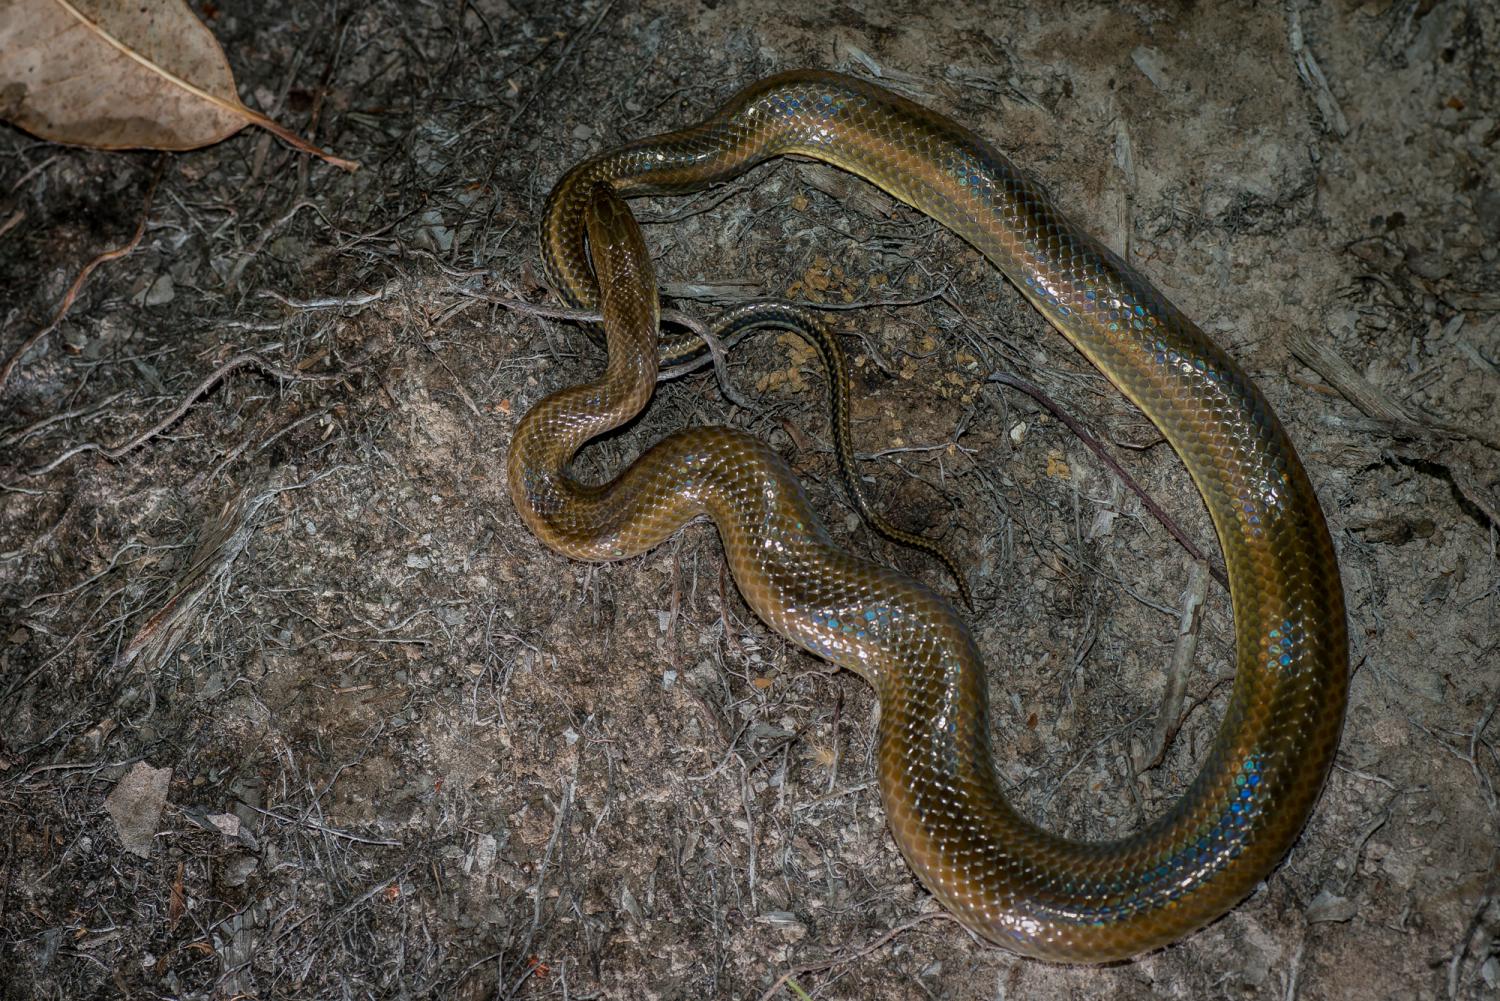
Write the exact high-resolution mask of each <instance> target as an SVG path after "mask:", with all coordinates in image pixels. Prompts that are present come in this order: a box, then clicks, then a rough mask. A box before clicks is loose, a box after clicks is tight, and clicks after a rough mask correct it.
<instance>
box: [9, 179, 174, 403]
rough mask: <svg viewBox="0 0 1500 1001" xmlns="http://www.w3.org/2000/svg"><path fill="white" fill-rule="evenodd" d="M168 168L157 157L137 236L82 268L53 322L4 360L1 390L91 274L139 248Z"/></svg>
mask: <svg viewBox="0 0 1500 1001" xmlns="http://www.w3.org/2000/svg"><path fill="white" fill-rule="evenodd" d="M166 165H167V158H166V157H165V156H163V157H159V158H157V161H156V172H155V173H154V174H152V175H151V183H150V184H149V185H147V187H146V194H145V196H144V198H143V199H142V201H143V204H142V205H141V220H140V222H138V223H136V226H135V233H134V234H132V235H131V237H130V239H129V240H127V241H126V242H125V243H124V244H123V245H121V246H119V247H116V248H115V249H114V250H106V251H105V252H104V253H102V254H100V255H99V256H98V257H96V258H94V259H93V260H92V261H89V262H88V263H87V264H85V265H84V266H83V270H82V271H80V272H78V277H77V278H74V279H73V284H72V285H70V286H68V291H67V293H66V294H64V295H63V298H62V303H61V304H59V305H58V307H57V312H56V313H55V314H53V316H52V322H51V323H49V324H47V325H46V326H45V327H42V328H40V329H39V330H37V331H36V333H34V334H32V335H31V336H30V337H28V338H26V340H25V341H23V342H22V343H21V346H20V347H18V348H16V350H15V352H14V353H13V354H12V355H11V356H10V357H9V358H7V359H6V360H5V364H4V365H0V390H3V389H4V388H5V383H6V382H7V381H8V380H9V379H10V373H11V372H12V371H13V370H14V369H15V367H16V366H17V365H18V364H20V362H21V359H22V358H23V357H24V356H25V355H26V352H28V351H30V350H31V349H32V348H34V347H36V346H37V345H38V344H40V343H41V342H42V340H43V339H44V338H45V337H46V336H47V335H48V334H50V333H52V331H54V330H56V329H57V327H58V325H59V324H60V323H62V321H63V317H65V316H67V315H68V310H70V309H72V308H73V303H74V301H75V300H77V298H78V294H79V293H80V292H82V291H83V286H84V283H85V282H87V281H88V280H89V275H92V274H93V273H94V270H95V269H96V268H98V267H99V265H101V264H107V263H109V262H110V261H114V260H118V259H119V258H121V257H124V256H125V255H126V254H129V253H130V252H131V251H133V250H135V248H136V247H138V246H139V245H140V242H141V237H142V236H144V235H145V234H146V220H148V219H150V218H151V201H152V199H153V198H155V197H156V186H157V185H158V184H159V183H160V182H161V175H162V173H163V172H164V171H165V169H166Z"/></svg>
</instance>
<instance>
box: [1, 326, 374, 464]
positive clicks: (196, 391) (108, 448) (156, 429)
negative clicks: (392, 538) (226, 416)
mask: <svg viewBox="0 0 1500 1001" xmlns="http://www.w3.org/2000/svg"><path fill="white" fill-rule="evenodd" d="M247 365H254V366H255V367H257V368H259V369H262V370H263V371H265V372H267V373H269V374H271V375H274V376H276V377H277V378H278V379H286V380H287V381H288V382H336V381H338V380H339V379H342V378H344V377H345V376H347V375H348V372H336V373H333V374H331V375H308V374H307V373H306V372H294V371H292V370H291V369H285V368H282V367H281V366H279V365H273V364H272V363H271V362H268V361H266V360H265V359H264V358H261V357H260V356H259V355H253V354H241V355H235V356H234V357H233V358H231V359H229V361H227V362H225V363H224V364H222V365H220V366H219V367H218V368H216V369H214V370H213V371H212V372H210V373H209V374H208V375H206V376H204V378H203V381H201V382H199V383H198V385H196V386H194V387H193V388H192V389H191V390H190V391H189V392H188V393H187V395H186V396H184V397H183V398H182V399H181V400H180V401H179V402H178V404H177V406H175V407H173V408H172V409H171V411H170V412H168V413H167V415H166V416H165V417H163V418H162V419H161V420H159V421H157V422H156V423H155V424H153V425H151V426H150V427H148V428H147V429H146V430H144V431H142V432H141V433H140V434H137V435H135V436H134V437H132V438H127V439H126V440H125V441H122V442H120V443H119V444H117V445H99V444H96V443H94V442H85V443H84V444H82V445H75V446H74V447H73V448H70V449H68V450H67V451H66V452H64V453H63V454H61V455H59V456H58V457H57V458H55V459H53V460H52V461H51V462H49V463H47V464H46V465H42V466H37V467H36V468H34V469H28V470H26V475H27V476H43V475H45V474H47V473H50V472H52V470H54V469H56V468H57V467H58V466H61V465H62V464H63V463H64V462H67V461H68V460H69V459H71V458H73V456H75V455H81V454H83V453H84V452H98V453H100V454H101V455H103V456H104V457H105V458H106V459H118V458H120V457H121V456H123V455H124V454H125V453H127V452H129V451H131V450H132V449H134V448H136V447H137V446H139V445H141V444H144V443H145V442H146V441H148V440H149V439H151V438H154V437H156V436H157V435H158V434H161V432H163V431H165V430H166V429H167V428H168V427H170V426H171V425H172V424H173V423H174V422H175V421H176V420H177V419H178V418H179V417H181V416H182V415H183V414H185V413H187V411H188V408H189V407H191V406H192V405H193V404H194V403H196V402H197V400H198V397H200V396H202V395H203V394H204V393H206V392H208V391H209V389H211V388H212V387H213V385H214V384H215V383H216V382H218V381H219V380H220V379H222V378H224V377H225V376H226V375H228V374H229V373H230V372H233V371H234V370H235V369H239V368H244V367H245V366H247Z"/></svg>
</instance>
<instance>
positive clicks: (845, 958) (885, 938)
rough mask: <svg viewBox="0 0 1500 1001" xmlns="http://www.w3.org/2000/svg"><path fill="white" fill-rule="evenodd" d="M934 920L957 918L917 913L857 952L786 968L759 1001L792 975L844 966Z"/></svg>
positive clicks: (767, 1000) (767, 999) (942, 913)
mask: <svg viewBox="0 0 1500 1001" xmlns="http://www.w3.org/2000/svg"><path fill="white" fill-rule="evenodd" d="M934 920H943V921H953V922H957V920H958V919H957V918H955V917H954V916H953V915H951V914H949V913H947V912H946V911H931V912H929V913H927V914H919V915H917V916H916V917H914V918H912V919H911V920H909V921H903V922H901V923H900V924H899V925H897V926H896V927H894V928H892V929H891V930H890V931H888V932H886V933H885V934H883V935H881V936H879V937H878V938H876V939H875V941H873V942H871V943H870V944H869V945H867V946H865V947H864V948H863V949H860V950H859V951H858V952H853V953H849V954H848V955H839V956H830V957H829V958H827V959H820V960H816V961H814V962H811V963H803V964H802V965H801V966H794V967H792V968H791V969H790V970H787V971H786V972H785V973H783V974H782V975H781V976H779V977H777V978H776V982H775V983H774V984H772V985H771V987H770V989H769V990H767V991H766V992H765V993H764V994H762V995H761V996H760V1001H771V999H772V998H774V997H775V996H776V992H777V991H779V990H781V988H782V987H783V986H785V985H786V983H787V981H789V980H791V979H792V978H793V977H797V976H801V975H803V974H805V973H816V972H818V971H819V970H826V969H828V968H829V967H833V966H844V965H847V964H849V963H852V962H854V961H855V960H858V959H863V958H864V957H865V956H868V955H869V954H870V953H872V952H875V951H876V950H877V949H881V948H883V947H884V946H885V945H886V944H887V943H888V942H890V941H891V939H893V938H895V937H896V936H897V935H901V934H904V933H905V932H908V931H911V930H912V929H913V928H915V927H916V926H917V925H919V924H922V923H923V922H926V921H934Z"/></svg>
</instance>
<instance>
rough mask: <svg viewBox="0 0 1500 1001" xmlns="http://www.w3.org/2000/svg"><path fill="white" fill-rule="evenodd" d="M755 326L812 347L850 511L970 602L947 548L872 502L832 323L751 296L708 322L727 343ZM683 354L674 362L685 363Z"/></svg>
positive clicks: (798, 307) (800, 308) (796, 306)
mask: <svg viewBox="0 0 1500 1001" xmlns="http://www.w3.org/2000/svg"><path fill="white" fill-rule="evenodd" d="M757 330H787V331H791V332H792V333H794V334H796V335H797V336H798V337H800V338H802V340H803V341H804V342H806V343H807V344H809V345H811V346H812V348H813V349H814V350H815V351H816V352H817V355H818V360H819V361H820V362H822V364H823V373H824V379H825V381H826V382H827V384H828V406H829V409H830V411H831V413H832V425H833V451H834V455H835V456H836V457H837V459H838V467H839V475H840V477H841V478H842V479H843V481H844V490H845V492H846V493H848V494H849V500H850V501H851V502H852V503H853V505H854V509H855V511H857V512H858V513H859V516H860V518H861V519H863V520H864V522H865V524H867V525H869V526H870V527H871V528H873V529H874V530H875V531H876V532H877V533H878V534H880V535H882V536H884V537H885V538H887V539H889V540H890V541H891V542H894V543H896V544H897V545H900V546H904V547H906V548H907V549H915V550H917V551H918V552H923V553H926V554H927V555H928V556H930V557H932V558H933V559H935V560H937V561H938V562H939V563H941V564H942V565H943V569H944V570H946V571H947V572H948V576H949V577H952V578H953V583H954V585H955V586H956V587H957V588H958V598H959V600H960V601H961V602H963V604H964V607H966V608H973V607H974V596H973V593H972V592H971V591H970V590H969V581H968V577H967V576H966V575H965V574H964V572H963V569H962V568H961V567H960V566H959V563H958V558H957V557H956V556H954V555H953V554H952V553H950V552H949V551H948V550H947V549H946V548H944V547H943V546H941V545H939V544H938V543H936V542H933V541H932V540H931V539H927V538H924V537H923V536H921V535H918V534H917V533H915V532H911V531H907V530H906V529H904V528H901V527H900V526H898V525H896V524H895V523H894V522H892V521H891V520H890V519H889V518H887V517H886V516H885V514H884V513H883V512H881V511H880V510H879V509H877V508H876V507H875V504H874V502H873V501H872V500H871V499H870V494H869V491H868V490H866V489H865V486H864V483H863V481H862V480H861V479H860V475H859V463H858V459H857V456H856V454H855V449H854V435H853V430H852V429H851V427H850V425H851V418H850V406H849V392H850V391H849V382H850V379H849V366H848V363H847V361H846V360H845V357H844V349H843V347H842V346H841V345H840V344H839V339H838V336H837V335H836V334H835V333H834V332H833V328H832V327H830V326H829V325H828V322H827V321H826V320H825V319H824V318H823V317H822V316H821V315H820V314H819V313H818V312H816V311H815V310H813V309H810V308H808V307H807V306H804V305H802V304H801V303H797V302H791V301H789V300H786V299H751V300H748V301H746V302H741V303H737V304H735V305H733V306H730V307H728V308H726V309H724V310H723V311H721V312H720V313H719V314H718V315H717V316H716V317H714V319H713V320H712V322H711V323H709V325H708V333H709V336H710V337H713V338H716V339H717V340H718V341H719V343H721V344H724V345H725V346H731V345H733V344H734V343H735V342H737V341H739V340H740V339H742V338H743V337H744V336H745V335H746V334H749V333H752V332H754V331H757ZM692 348H693V346H692V345H689V344H686V343H684V344H683V345H682V346H681V347H679V348H677V349H676V350H675V351H674V352H673V354H674V355H675V356H677V357H679V358H681V357H684V356H687V355H688V354H689V352H690V351H691V350H692ZM689 360H691V359H690V358H687V359H686V360H680V361H677V362H676V364H680V365H686V364H687V363H688V361H689Z"/></svg>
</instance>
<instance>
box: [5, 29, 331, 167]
mask: <svg viewBox="0 0 1500 1001" xmlns="http://www.w3.org/2000/svg"><path fill="white" fill-rule="evenodd" d="M0 118H4V119H6V120H8V121H11V122H14V123H15V124H17V125H19V126H20V127H21V128H23V129H25V130H26V131H28V132H31V133H33V134H34V135H37V136H40V137H42V138H43V139H50V140H53V141H54V142H61V143H70V144H72V145H76V146H96V147H99V148H102V149H127V148H138V147H145V148H148V149H169V150H181V149H195V148H197V147H199V146H207V145H209V144H210V143H216V142H219V141H220V140H222V139H225V138H228V137H229V136H231V135H234V133H236V132H238V131H239V130H240V129H242V128H244V127H245V125H246V124H248V123H253V124H255V125H259V126H260V127H261V128H264V129H267V130H268V131H270V132H272V133H274V134H275V135H276V136H277V137H278V138H280V139H281V140H283V141H284V142H286V143H288V144H289V145H291V146H294V147H296V148H297V149H299V150H302V151H303V152H307V153H312V154H313V155H315V156H320V157H322V158H323V159H325V160H327V161H328V162H329V163H332V164H334V165H336V166H339V167H343V168H344V169H346V170H356V169H358V167H359V164H357V163H354V162H353V161H351V160H343V159H340V158H339V157H336V156H333V155H331V154H329V153H326V152H324V151H323V150H321V149H319V148H318V147H316V146H314V145H312V144H311V143H309V142H307V141H306V140H305V139H302V138H301V137H299V136H297V135H295V134H294V133H292V132H289V131H288V130H287V129H285V128H283V127H282V126H280V125H278V124H277V123H276V122H274V121H272V120H271V119H269V118H267V117H266V116H265V115H262V114H261V113H260V112H258V111H254V110H252V109H250V108H247V107H245V105H244V104H242V103H241V102H240V99H239V96H238V94H237V93H236V91H235V85H234V75H233V73H232V72H231V71H230V69H229V62H228V60H227V59H225V58H224V50H223V49H221V48H220V47H219V43H218V41H217V40H216V39H215V38H214V36H213V34H212V32H210V31H209V30H208V28H207V27H205V26H204V24H203V22H201V21H199V20H198V18H197V17H196V16H195V15H194V14H193V12H192V11H191V10H190V9H189V8H188V6H187V4H186V2H184V0H0Z"/></svg>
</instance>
